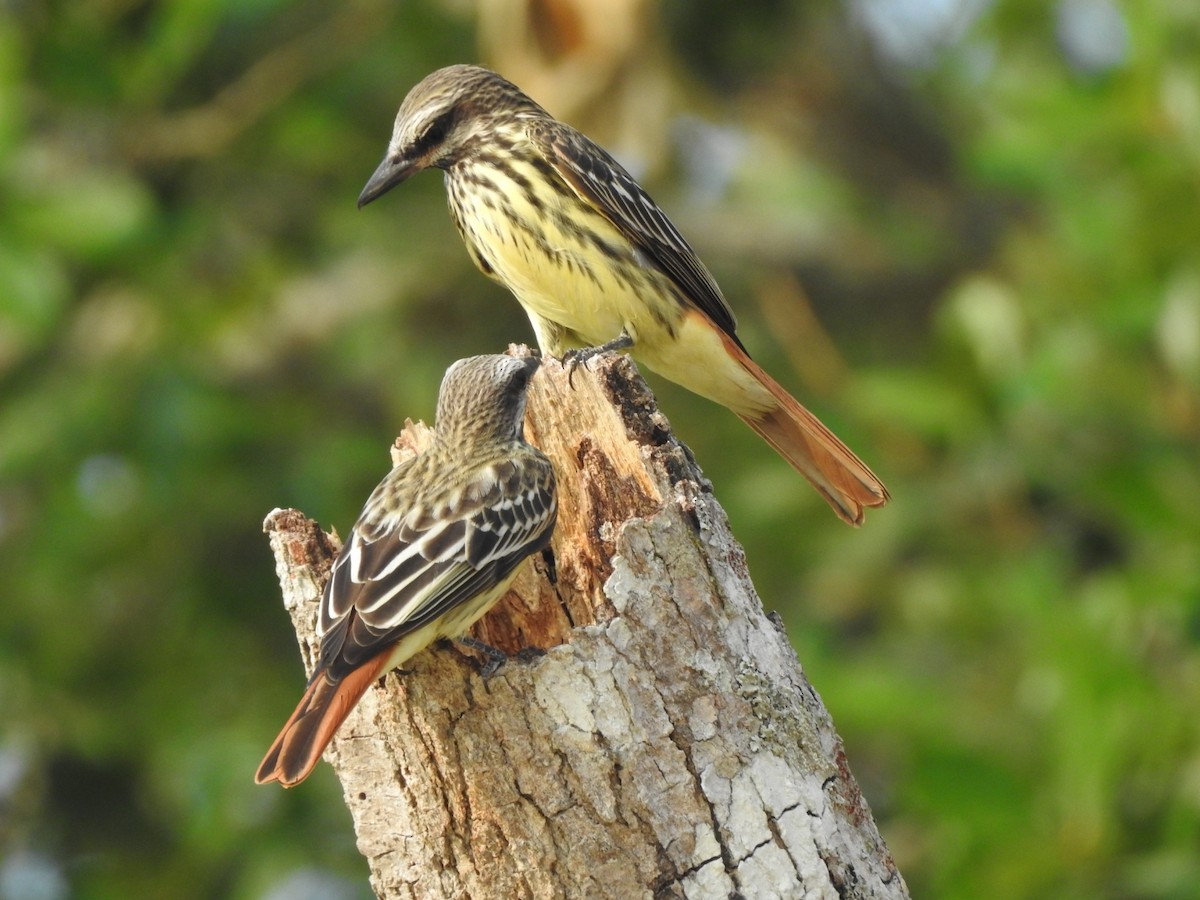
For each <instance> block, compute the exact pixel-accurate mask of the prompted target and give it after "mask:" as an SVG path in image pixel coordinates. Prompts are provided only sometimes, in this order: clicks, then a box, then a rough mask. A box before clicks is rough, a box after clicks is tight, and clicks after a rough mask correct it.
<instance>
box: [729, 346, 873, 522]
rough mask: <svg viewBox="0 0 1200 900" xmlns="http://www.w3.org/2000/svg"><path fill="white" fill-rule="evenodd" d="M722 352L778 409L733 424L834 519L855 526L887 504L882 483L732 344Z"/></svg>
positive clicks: (744, 416)
mask: <svg viewBox="0 0 1200 900" xmlns="http://www.w3.org/2000/svg"><path fill="white" fill-rule="evenodd" d="M726 347H727V349H728V350H729V352H730V353H731V354H732V355H734V356H736V357H737V358H738V360H739V362H741V364H742V365H743V366H745V367H746V370H747V371H749V372H750V374H752V375H753V376H754V377H755V378H756V379H758V381H759V382H761V384H762V385H763V387H765V388H766V389H767V390H769V391H770V392H771V396H773V397H774V398H775V399H776V400H777V401H778V403H779V405H778V406H776V407H775V408H774V409H771V410H768V411H767V412H766V413H765V414H764V415H761V416H752V415H744V414H741V413H739V414H738V418H740V419H741V420H742V421H743V422H745V423H746V424H747V425H749V426H750V427H751V428H753V429H754V431H755V433H756V434H758V435H759V437H761V438H762V439H763V440H764V441H766V442H767V443H768V444H770V445H771V446H772V447H774V448H775V452H776V453H778V454H779V455H780V456H782V457H783V458H784V459H786V460H787V461H788V462H789V463H790V464H791V466H792V468H794V469H795V470H796V471H797V472H799V473H800V474H801V475H803V476H804V477H805V478H807V479H808V481H809V483H810V484H811V485H812V486H813V487H815V488H816V489H817V491H818V492H819V493H820V494H821V496H822V497H824V498H825V500H826V502H828V503H829V505H830V506H832V507H833V511H834V512H835V513H837V514H838V516H840V517H841V518H842V519H843V520H845V521H846V522H849V523H850V524H851V525H855V526H858V525H861V524H862V523H863V514H864V510H865V509H866V508H867V507H871V506H883V504H885V503H887V502H888V492H887V488H885V487H884V486H883V482H882V481H880V480H879V479H878V478H876V477H875V473H874V472H872V471H871V470H870V469H868V468H867V466H866V464H865V463H864V462H863V461H862V460H861V459H859V458H858V457H857V456H855V455H854V452H853V451H852V450H851V449H850V448H849V447H847V446H846V445H845V444H843V443H842V442H841V440H839V439H838V436H837V435H835V434H834V433H833V432H832V431H830V430H829V429H828V428H826V427H825V426H824V424H822V422H821V420H820V419H818V418H817V417H816V416H814V415H813V414H812V413H810V412H809V411H808V410H807V409H805V408H804V407H803V406H801V405H800V403H799V401H797V400H796V398H794V397H793V396H792V395H791V394H789V393H788V392H787V391H785V390H784V389H783V388H782V387H781V386H780V385H779V384H778V383H777V382H776V381H775V379H773V378H772V377H771V376H770V375H768V374H767V373H766V372H764V371H763V370H762V368H761V367H759V365H758V364H757V363H756V362H754V360H752V359H751V358H750V357H749V356H747V355H746V354H745V353H744V352H743V351H742V350H741V348H739V347H737V346H736V345H734V344H733V342H732V341H727V343H726Z"/></svg>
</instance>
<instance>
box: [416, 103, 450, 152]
mask: <svg viewBox="0 0 1200 900" xmlns="http://www.w3.org/2000/svg"><path fill="white" fill-rule="evenodd" d="M453 124H454V110H453V109H448V110H446V111H445V112H444V113H442V114H441V115H440V116H438V117H437V118H436V119H434V120H433V121H432V122H430V123H429V125H428V126H427V127H426V128H425V130H424V131H423V132H421V135H420V137H418V138H417V139H416V140H415V141H414V142H413V145H412V149H413V153H412V155H413V156H414V157H420V156H424V155H425V154H426V153H428V152H429V151H430V150H432V149H434V148H435V147H437V146H438V145H440V144H441V143H442V142H443V141H444V140H446V135H448V134H449V133H450V126H451V125H453Z"/></svg>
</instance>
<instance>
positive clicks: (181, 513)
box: [0, 0, 1200, 900]
mask: <svg viewBox="0 0 1200 900" xmlns="http://www.w3.org/2000/svg"><path fill="white" fill-rule="evenodd" d="M947 9H952V11H953V15H951V14H950V13H947V12H946V10H947ZM905 16H908V18H907V19H906V18H905ZM939 16H941V18H939ZM889 17H890V18H889ZM901 26H903V27H901ZM646 27H647V29H649V30H648V32H647V34H646V35H645V40H646V42H647V44H648V45H652V46H654V47H656V48H658V50H657V52H658V53H660V54H661V58H662V59H664V60H665V64H664V65H662V66H661V67H660V68H659V69H658V70H657V72H656V74H655V77H657V78H660V79H669V80H670V81H671V82H672V83H673V84H674V85H675V86H676V87H677V88H678V91H679V94H678V95H677V96H682V97H686V98H687V99H686V100H679V101H678V102H675V103H674V104H673V109H674V111H675V113H676V114H677V115H679V116H681V117H682V116H684V115H685V114H691V115H693V116H695V117H697V118H698V119H699V120H700V122H701V124H700V125H699V126H696V125H695V122H693V123H692V126H693V127H699V128H700V132H699V133H700V134H701V135H702V136H705V137H706V140H709V142H708V143H705V142H704V141H701V142H700V143H699V145H698V146H700V148H701V150H702V151H708V150H711V152H708V153H702V154H701V156H700V157H699V163H698V164H697V162H696V160H692V163H691V164H690V165H689V163H688V160H687V159H686V158H685V156H684V154H685V150H686V149H687V148H686V147H684V146H683V144H684V143H685V142H683V141H679V142H677V143H674V144H670V143H668V144H667V145H664V146H662V147H660V148H658V154H659V157H660V158H662V159H665V160H666V163H667V164H666V165H664V166H660V167H659V169H660V171H657V172H656V173H652V174H651V175H650V176H648V179H647V180H648V182H649V183H650V185H651V187H652V189H653V190H654V192H655V194H656V195H657V196H658V197H659V199H660V201H661V202H662V203H663V204H664V205H665V206H666V207H667V208H668V210H670V211H671V212H672V213H673V214H674V215H675V218H676V221H677V223H678V224H679V225H680V226H681V228H682V230H683V231H684V232H685V233H686V234H688V235H689V236H691V237H693V239H694V243H695V244H696V245H697V247H698V249H699V250H700V251H701V254H702V255H703V256H704V257H705V259H706V260H707V261H708V262H709V264H710V265H711V267H712V268H713V269H714V270H715V271H716V273H717V275H718V277H719V278H720V280H721V281H722V283H723V285H725V287H726V292H727V294H728V295H729V296H730V298H731V300H732V302H733V304H734V306H735V307H736V308H737V309H738V312H739V316H740V319H741V333H742V335H743V337H744V340H745V342H746V344H747V346H749V347H750V348H751V349H752V350H753V351H754V352H755V353H756V355H757V356H758V357H759V358H760V359H761V360H762V361H763V362H764V363H765V365H766V366H767V367H768V368H769V369H771V370H772V371H775V372H776V373H777V374H779V375H781V377H782V380H784V381H785V382H789V383H791V384H793V385H794V386H795V387H796V388H797V394H798V395H800V396H802V397H804V398H805V399H807V400H811V401H812V405H813V406H814V407H815V408H816V409H818V410H819V411H820V412H821V414H822V415H823V416H824V417H826V418H827V419H828V420H829V421H830V422H831V424H833V425H835V426H836V428H837V429H838V430H839V432H841V433H842V434H843V436H844V437H846V439H847V440H848V442H849V443H850V444H851V445H852V446H854V447H855V448H856V449H858V450H859V452H860V453H861V454H862V455H863V457H864V458H866V459H867V460H868V461H869V462H870V463H871V464H872V466H873V467H874V468H875V469H876V471H877V472H878V473H879V474H880V475H881V476H882V477H883V478H884V479H885V481H887V482H888V484H889V486H890V487H891V489H892V492H893V497H894V500H893V503H892V504H891V505H890V506H889V507H888V508H887V509H885V510H883V511H880V512H876V513H874V514H873V515H871V516H870V517H869V519H868V524H867V527H866V528H864V529H863V530H862V531H861V532H852V531H851V530H849V529H845V528H843V527H842V526H840V525H839V524H838V523H837V522H836V521H835V520H834V519H833V517H832V516H830V515H829V514H828V511H827V510H826V509H825V508H824V505H823V504H822V503H821V502H820V501H819V500H818V499H817V498H816V497H815V495H813V494H812V493H811V492H810V491H809V490H808V489H807V488H806V487H805V486H803V485H802V484H800V483H799V480H798V479H797V478H796V477H795V475H794V474H793V473H792V472H791V471H790V470H788V469H787V468H786V466H784V465H783V464H782V463H781V462H779V461H778V460H777V459H776V458H775V457H774V455H773V454H771V453H770V452H769V451H767V450H765V449H764V448H763V447H762V446H761V445H759V444H758V443H757V442H756V441H755V440H754V439H753V437H752V436H751V435H750V434H749V432H747V431H746V430H745V429H743V428H742V427H741V426H740V424H739V423H737V422H736V421H735V420H734V418H733V417H732V416H727V415H717V414H715V412H714V411H713V410H712V409H711V408H709V407H707V406H705V405H704V403H703V402H702V401H699V400H696V399H695V398H692V397H690V396H688V395H686V394H684V393H682V392H681V391H678V390H676V389H674V388H673V387H671V386H669V385H661V384H659V383H657V382H656V383H655V387H656V389H658V390H659V392H660V400H661V402H662V405H663V408H664V409H665V410H666V412H667V413H668V415H669V416H670V417H671V419H672V422H673V423H674V425H675V426H676V428H677V429H678V431H679V433H680V435H681V436H682V437H683V438H684V439H685V440H687V441H688V442H689V443H690V444H691V446H692V447H693V449H694V450H695V452H696V455H697V457H698V459H699V460H700V462H701V464H702V465H703V466H704V467H705V469H706V472H707V473H708V474H709V475H710V476H711V477H712V479H713V482H714V484H715V489H716V492H717V497H718V498H719V499H720V500H721V501H722V503H723V504H724V505H725V506H726V508H727V509H728V511H729V513H730V516H731V518H732V520H733V523H734V528H735V531H736V533H737V534H739V536H740V537H741V539H742V541H743V542H744V544H745V545H746V549H747V553H748V555H749V559H750V563H751V569H752V572H753V573H754V576H755V580H756V583H757V585H758V587H759V590H760V592H761V593H762V595H763V597H764V601H765V602H766V603H767V605H768V606H772V607H776V608H779V609H780V610H781V611H782V612H783V614H784V617H785V620H786V622H787V624H788V626H789V627H790V628H791V630H792V633H793V636H794V640H795V642H796V644H797V646H798V648H799V650H800V656H801V659H802V660H803V661H804V664H805V666H806V669H807V672H808V674H809V677H810V678H811V680H812V681H813V683H814V684H815V685H816V686H817V688H818V689H819V690H820V691H821V693H822V696H823V698H824V699H825V702H826V703H827V704H828V705H829V707H830V709H831V711H832V713H833V715H834V719H835V721H836V722H837V724H838V726H839V729H840V731H841V733H842V735H843V736H844V738H845V740H846V743H847V750H848V754H849V757H850V760H851V763H852V766H853V768H854V770H855V772H856V774H857V776H858V778H859V780H860V782H861V783H862V785H863V787H864V791H865V793H866V795H867V797H868V799H869V801H870V802H871V804H872V806H873V809H874V812H875V814H876V817H877V818H878V820H879V822H880V825H881V827H882V830H883V832H884V834H885V837H886V838H887V840H888V842H889V844H890V846H891V848H892V850H893V852H894V854H895V856H896V858H897V860H898V862H899V864H900V866H901V869H902V871H903V872H904V874H905V877H906V878H907V880H908V882H909V885H910V887H911V888H912V889H913V891H914V894H915V895H916V896H935V897H964V898H966V897H971V898H1014V897H1047V896H1053V897H1058V898H1095V897H1112V898H1118V897H1121V898H1124V897H1135V898H1142V897H1145V898H1149V897H1164V898H1167V897H1170V898H1182V897H1200V849H1198V848H1200V739H1198V738H1200V734H1198V732H1200V648H1198V645H1197V644H1198V637H1200V464H1198V462H1200V451H1198V447H1197V438H1198V437H1200V250H1198V248H1200V240H1198V239H1200V203H1198V202H1197V201H1198V197H1200V52H1197V51H1198V50H1200V6H1197V5H1195V4H1189V3H1179V2H1171V0H1151V2H1147V3H1144V4H1137V5H1133V4H1131V5H1129V7H1128V8H1127V9H1124V10H1123V11H1118V10H1117V8H1116V7H1115V6H1113V5H1112V4H1110V3H1109V2H1107V0H1062V2H1058V3H1054V4H1040V3H1030V2H1021V0H1005V2H997V3H995V4H992V5H989V4H980V3H966V2H964V3H959V4H953V3H952V4H932V3H924V4H923V3H919V2H915V0H914V2H913V3H908V4H892V5H890V6H889V4H886V3H879V2H873V0H858V2H854V3H846V4H817V5H811V4H802V3H800V2H799V0H773V2H765V3H758V4H724V3H712V2H703V3H696V4H690V3H683V2H678V0H674V2H666V3H664V5H663V6H662V7H661V9H659V10H658V15H657V16H656V17H651V19H650V21H649V23H648V24H647V26H646ZM475 41H476V33H475V28H474V20H473V18H472V16H471V15H469V14H468V13H467V12H466V11H465V10H464V5H463V4H450V5H448V6H447V7H443V6H442V5H440V4H438V3H435V2H430V0H426V2H415V3H411V4H403V5H401V4H388V3H386V2H384V0H354V2H350V3H347V4H342V5H332V4H331V5H328V6H323V5H321V4H316V3H312V2H308V3H306V2H292V0H275V2H258V3H250V4H244V3H233V2H230V0H176V2H172V3H158V4H154V3H120V2H116V3H112V2H99V3H96V2H51V3H45V4H30V3H15V4H8V5H7V6H6V7H5V9H4V10H3V11H0V197H2V198H3V199H2V201H0V596H2V597H3V610H4V626H3V628H0V708H3V710H4V717H3V725H2V726H0V896H2V897H4V898H5V900H7V898H8V897H29V896H35V893H34V891H35V890H36V891H42V892H43V893H41V894H40V896H46V897H59V896H66V895H67V892H68V891H69V893H70V895H73V896H80V897H118V896H119V897H132V896H146V897H149V896H163V897H165V896H170V897H214V896H231V897H260V896H273V897H284V896H289V897H299V896H324V897H338V896H344V897H361V896H367V895H368V890H367V888H366V875H365V873H366V867H365V865H364V864H363V862H362V861H361V860H360V859H359V858H358V857H357V854H356V851H355V848H354V842H353V835H352V832H351V829H350V824H349V816H348V815H347V814H346V812H345V810H344V808H343V807H342V805H341V802H340V797H339V791H338V789H337V785H336V783H335V782H334V779H333V778H332V775H331V774H330V773H329V772H328V771H327V770H325V769H324V768H322V769H321V770H319V771H318V773H317V775H316V776H314V778H313V779H312V780H310V781H309V782H308V783H306V784H305V785H304V787H303V788H302V789H300V790H297V791H292V792H288V793H284V792H281V791H278V790H273V789H263V788H256V787H255V786H254V785H253V784H252V781H251V776H252V773H253V771H254V767H255V765H256V764H257V762H258V759H259V757H260V754H261V752H262V751H263V750H264V749H265V747H266V745H267V743H268V742H269V740H270V738H271V737H272V736H273V735H274V733H275V730H276V728H277V727H278V726H279V724H281V722H282V720H283V718H284V716H285V715H286V713H287V712H288V711H289V710H290V709H291V704H292V703H294V701H295V699H296V697H297V696H298V693H299V690H300V688H301V685H302V673H301V668H300V665H299V661H298V659H297V653H296V650H295V646H294V643H293V641H292V637H291V634H290V628H289V627H288V624H287V619H286V616H285V615H284V614H283V612H282V610H281V608H280V604H279V601H278V588H277V585H276V583H275V581H274V575H273V571H272V564H271V559H270V556H269V553H268V550H267V545H266V541H265V539H264V538H263V537H262V535H261V534H260V532H259V523H260V522H261V520H262V518H263V517H264V516H265V514H266V513H267V512H269V511H270V510H271V509H272V508H274V507H277V506H295V507H298V508H301V509H303V510H304V511H306V512H307V513H308V514H310V515H313V516H315V517H317V518H318V519H320V520H321V521H322V522H325V523H329V524H333V525H336V526H338V527H339V528H342V529H345V528H346V527H348V525H349V524H350V523H351V522H352V521H353V518H354V516H355V515H356V513H357V510H358V508H359V506H360V504H361V502H362V500H363V498H364V497H365V496H366V493H367V492H368V491H369V489H370V488H371V486H373V485H374V483H375V482H376V481H377V480H378V478H379V477H380V476H381V475H382V473H383V471H384V470H385V468H386V465H387V462H386V460H387V457H386V447H387V444H388V442H389V440H390V438H391V436H392V435H393V434H394V433H395V431H397V430H398V428H399V426H400V425H401V424H402V422H403V419H404V417H405V416H412V417H414V418H416V417H424V418H426V419H428V418H429V417H430V416H431V415H432V406H433V400H434V395H435V391H436V385H437V383H438V380H439V378H440V375H441V372H442V371H443V369H444V368H445V366H446V365H447V364H448V363H449V362H450V361H452V360H453V359H456V358H458V357H461V356H465V355H469V354H471V353H477V352H491V351H495V350H498V349H500V348H502V347H503V346H504V344H505V343H507V342H508V341H510V340H528V339H530V338H531V335H530V332H529V329H528V326H527V323H526V322H525V320H524V318H523V316H522V314H521V312H520V310H519V307H518V306H517V305H516V304H515V303H514V302H512V301H511V300H510V299H509V298H507V297H506V296H504V294H503V293H502V292H501V291H500V289H499V288H496V287H494V286H492V285H490V284H489V283H487V282H486V281H485V280H484V279H483V278H482V277H480V276H479V275H478V274H477V273H475V272H474V271H473V270H472V269H471V267H470V264H469V262H468V261H467V258H466V254H465V252H464V251H463V249H462V247H461V244H460V242H459V241H458V238H457V236H456V235H455V234H454V232H453V229H452V226H451V225H450V222H449V219H448V216H447V215H446V212H445V209H444V198H443V195H442V189H441V186H440V184H439V183H438V181H439V180H438V179H437V178H436V177H433V176H426V177H423V178H418V179H415V180H414V181H413V182H412V183H411V184H408V185H406V186H405V187H404V189H403V190H402V191H400V192H398V193H397V194H396V195H395V196H390V197H389V198H388V199H387V201H386V203H383V204H381V205H376V206H372V207H371V208H370V209H369V210H367V211H364V212H362V213H359V212H357V211H356V210H355V208H354V199H355V197H356V196H357V192H358V190H359V188H360V187H361V185H362V183H363V182H364V181H365V179H366V177H367V176H368V175H369V174H370V172H371V171H372V170H373V168H374V165H375V163H376V162H377V161H378V158H379V157H380V155H381V153H382V151H383V147H384V144H385V141H386V138H387V135H388V131H389V128H390V122H391V117H392V115H393V114H394V110H395V107H396V105H397V104H398V102H399V100H400V99H401V97H402V96H403V94H404V92H405V91H406V90H407V88H408V87H409V86H410V85H411V84H412V83H414V82H415V81H416V80H417V79H419V78H420V77H421V76H422V75H423V74H425V73H426V72H427V71H429V70H431V69H433V68H435V67H436V66H438V65H442V64H445V63H448V62H451V61H462V60H470V59H478V58H480V57H481V51H480V49H479V46H478V45H477V44H476V43H475ZM482 55H483V57H484V60H483V61H488V60H487V59H486V53H484V54H482ZM667 134H668V135H669V134H670V132H669V131H668V132H667ZM731 135H732V139H731V140H727V141H725V143H721V142H720V140H723V139H725V138H730V136H731ZM597 136H600V135H597ZM719 139H720V140H719ZM721 148H725V149H729V148H733V150H732V155H730V156H726V157H721V159H724V160H725V164H723V165H724V168H722V167H721V166H719V165H718V164H717V151H718V150H720V149H721ZM718 169H720V171H717V170H718ZM706 179H708V181H706ZM766 276H770V277H769V278H767V277H766ZM793 278H794V279H796V281H793V280H792V279H793ZM764 279H765V280H764ZM768 282H769V284H768ZM795 283H799V284H803V285H805V289H806V290H807V293H800V292H799V291H796V290H791V291H790V292H789V291H788V290H783V291H781V290H779V289H778V285H779V284H795ZM771 284H773V285H775V286H776V287H774V288H772V287H770V286H769V285H771ZM805 309H807V310H808V311H809V312H811V313H812V315H811V316H808V317H807V318H806V317H805V316H803V315H799V314H798V313H797V310H805ZM815 322H821V323H823V326H824V327H820V326H815V325H814V323H815ZM789 323H790V325H789ZM826 329H827V332H828V333H826ZM835 347H836V348H837V349H836V350H834V349H833V348H835ZM843 356H844V357H845V359H847V360H848V362H846V363H843V362H842V357H843ZM710 414H711V415H710Z"/></svg>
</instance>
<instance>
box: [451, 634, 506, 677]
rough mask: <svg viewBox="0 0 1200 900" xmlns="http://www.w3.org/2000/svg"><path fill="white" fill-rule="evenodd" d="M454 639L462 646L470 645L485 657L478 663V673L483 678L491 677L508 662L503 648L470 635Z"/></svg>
mask: <svg viewBox="0 0 1200 900" xmlns="http://www.w3.org/2000/svg"><path fill="white" fill-rule="evenodd" d="M454 640H455V641H456V642H457V643H459V644H462V645H463V646H464V647H470V648H471V649H472V650H474V651H475V652H476V653H479V654H481V655H482V656H483V657H484V658H485V659H486V662H481V663H480V665H479V674H480V675H481V676H483V677H484V678H491V677H492V676H493V675H495V674H496V672H497V671H498V670H499V669H500V667H501V666H502V665H504V664H505V663H506V662H508V654H507V653H505V652H504V651H503V650H500V649H498V648H496V647H493V646H492V645H491V644H485V643H484V642H483V641H481V640H479V639H477V638H473V637H471V636H470V635H466V634H464V635H463V636H462V637H459V638H455V639H454Z"/></svg>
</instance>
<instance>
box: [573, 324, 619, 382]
mask: <svg viewBox="0 0 1200 900" xmlns="http://www.w3.org/2000/svg"><path fill="white" fill-rule="evenodd" d="M632 346H633V338H631V337H630V336H629V332H628V331H625V330H624V329H622V330H621V333H620V334H618V335H617V336H616V337H615V338H613V339H612V340H611V341H607V342H605V343H603V344H597V345H596V346H595V347H580V348H579V349H577V350H568V351H567V352H566V353H564V354H563V358H562V359H563V368H564V369H566V370H567V384H568V385H569V386H570V388H571V389H572V390H574V389H575V370H576V369H577V368H579V367H580V366H581V365H583V366H586V365H587V362H588V360H590V359H591V358H592V357H593V356H600V355H601V354H603V353H615V352H617V351H618V350H628V349H629V348H630V347H632Z"/></svg>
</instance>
